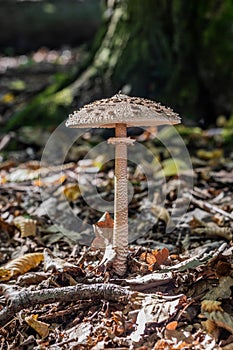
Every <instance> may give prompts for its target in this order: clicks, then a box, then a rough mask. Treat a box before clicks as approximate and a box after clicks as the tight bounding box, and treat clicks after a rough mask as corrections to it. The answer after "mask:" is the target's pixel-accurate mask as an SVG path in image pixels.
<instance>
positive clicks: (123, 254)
mask: <svg viewBox="0 0 233 350" xmlns="http://www.w3.org/2000/svg"><path fill="white" fill-rule="evenodd" d="M178 123H180V118H179V116H178V115H177V114H176V113H174V112H173V110H172V109H170V108H166V107H164V106H162V105H161V104H160V103H156V102H154V101H150V100H147V99H144V98H139V97H130V96H127V95H124V94H122V93H118V94H116V95H114V96H112V97H111V98H107V99H102V100H98V101H95V102H93V103H90V104H88V105H85V106H84V107H83V108H81V109H79V110H78V111H75V112H73V113H72V114H71V115H69V118H68V120H67V121H66V126H67V127H71V128H115V137H114V138H110V139H109V140H108V143H110V144H114V145H115V198H114V227H113V247H114V248H115V251H116V257H115V259H114V262H113V267H114V271H115V272H116V273H117V274H118V275H121V276H122V275H123V274H124V273H125V272H126V268H127V264H126V260H127V254H128V184H127V146H128V145H132V144H133V142H134V140H132V139H130V138H129V137H128V138H127V127H129V126H156V125H162V124H178Z"/></svg>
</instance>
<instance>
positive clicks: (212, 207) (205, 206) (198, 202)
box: [184, 193, 233, 220]
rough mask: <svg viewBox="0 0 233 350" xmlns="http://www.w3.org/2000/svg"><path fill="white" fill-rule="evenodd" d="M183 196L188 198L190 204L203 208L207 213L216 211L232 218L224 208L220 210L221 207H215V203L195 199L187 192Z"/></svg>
mask: <svg viewBox="0 0 233 350" xmlns="http://www.w3.org/2000/svg"><path fill="white" fill-rule="evenodd" d="M184 196H185V197H186V198H188V199H189V200H190V202H191V203H192V204H194V205H196V206H197V207H199V208H201V209H203V210H206V211H207V212H208V213H211V214H216V213H218V214H221V215H223V216H225V217H227V218H228V219H230V220H233V215H232V214H230V213H228V212H227V211H225V210H222V209H220V208H218V207H216V205H213V204H209V203H208V202H206V201H205V202H204V201H202V200H200V199H195V198H194V197H193V196H192V195H190V194H188V193H186V194H184Z"/></svg>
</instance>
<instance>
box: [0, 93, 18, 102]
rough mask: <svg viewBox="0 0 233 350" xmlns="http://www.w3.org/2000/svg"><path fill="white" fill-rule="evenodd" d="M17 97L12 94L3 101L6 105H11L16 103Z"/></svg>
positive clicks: (6, 95)
mask: <svg viewBox="0 0 233 350" xmlns="http://www.w3.org/2000/svg"><path fill="white" fill-rule="evenodd" d="M14 100H15V96H14V95H13V94H12V93H10V92H9V93H8V94H5V95H3V96H2V98H1V101H2V102H3V103H6V104H10V103H12V102H14Z"/></svg>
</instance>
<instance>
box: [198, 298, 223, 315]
mask: <svg viewBox="0 0 233 350" xmlns="http://www.w3.org/2000/svg"><path fill="white" fill-rule="evenodd" d="M201 311H202V312H212V311H223V309H222V307H221V301H216V300H203V301H202V302H201Z"/></svg>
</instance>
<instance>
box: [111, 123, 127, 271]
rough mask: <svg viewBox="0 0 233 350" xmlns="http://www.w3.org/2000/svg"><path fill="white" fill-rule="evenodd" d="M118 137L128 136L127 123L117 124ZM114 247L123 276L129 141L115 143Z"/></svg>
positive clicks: (115, 264)
mask: <svg viewBox="0 0 233 350" xmlns="http://www.w3.org/2000/svg"><path fill="white" fill-rule="evenodd" d="M115 136H116V138H126V137H127V130H126V124H116V131H115ZM113 247H115V250H116V258H115V260H114V262H113V268H114V271H115V272H116V273H117V274H118V275H120V276H122V275H124V273H125V272H126V268H127V265H126V260H127V254H128V181H127V143H126V142H119V143H118V142H116V144H115V199H114V227H113Z"/></svg>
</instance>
